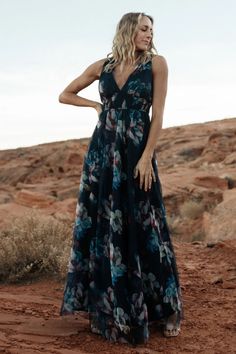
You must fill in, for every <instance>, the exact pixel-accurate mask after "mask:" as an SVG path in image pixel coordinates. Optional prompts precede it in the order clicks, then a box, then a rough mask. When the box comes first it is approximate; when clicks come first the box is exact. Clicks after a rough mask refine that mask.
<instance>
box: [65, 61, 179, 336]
mask: <svg viewBox="0 0 236 354" xmlns="http://www.w3.org/2000/svg"><path fill="white" fill-rule="evenodd" d="M108 61H109V59H108V60H107V62H108ZM107 62H105V64H104V66H103V70H102V73H101V76H100V79H99V93H100V97H101V101H102V112H101V113H100V114H99V119H98V122H97V125H96V127H95V130H94V132H93V135H92V138H91V140H90V144H89V146H88V150H87V153H86V154H85V159H84V164H83V171H82V175H81V180H80V188H79V193H78V203H77V208H76V217H75V223H74V228H73V244H72V248H71V255H70V262H69V268H68V275H67V280H66V284H65V291H64V298H63V303H62V307H61V312H60V314H61V315H67V314H72V313H76V312H77V311H87V312H89V318H90V326H91V330H92V331H93V332H97V333H99V334H101V335H102V336H104V337H105V338H107V339H109V340H111V341H120V342H130V343H144V342H146V341H147V339H148V337H149V324H150V322H151V321H156V320H161V319H165V318H167V317H168V316H169V315H171V314H172V313H173V312H174V311H177V312H178V315H179V318H181V316H182V301H181V291H180V284H179V278H178V271H177V267H176V261H175V255H174V251H173V247H172V243H171V240H170V233H169V228H168V225H167V221H166V212H165V207H164V203H163V198H162V190H161V183H160V180H159V177H158V164H157V159H156V153H154V155H153V158H152V165H153V169H154V172H155V176H156V182H152V187H151V189H150V190H148V191H144V189H140V188H139V178H136V179H135V178H134V176H133V173H134V167H135V166H136V164H137V162H138V160H139V159H140V157H141V155H142V152H143V150H144V148H145V145H146V142H147V138H148V133H149V129H150V117H149V109H150V106H151V105H152V93H153V77H152V60H151V59H150V60H148V61H147V62H146V63H142V64H139V65H138V67H137V68H136V69H135V70H134V71H133V72H132V73H131V74H130V76H129V77H128V79H127V81H126V83H125V84H124V85H123V87H122V88H119V87H118V85H117V83H116V81H115V78H114V75H113V71H107V70H106V64H107Z"/></svg>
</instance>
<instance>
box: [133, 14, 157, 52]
mask: <svg viewBox="0 0 236 354" xmlns="http://www.w3.org/2000/svg"><path fill="white" fill-rule="evenodd" d="M152 35H153V33H152V22H151V20H150V19H149V18H148V17H147V16H143V17H142V18H141V20H140V22H139V24H138V31H137V34H136V36H135V39H134V43H135V46H136V50H138V51H139V50H148V49H149V47H150V43H151V40H152Z"/></svg>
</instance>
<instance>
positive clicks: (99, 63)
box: [87, 58, 107, 79]
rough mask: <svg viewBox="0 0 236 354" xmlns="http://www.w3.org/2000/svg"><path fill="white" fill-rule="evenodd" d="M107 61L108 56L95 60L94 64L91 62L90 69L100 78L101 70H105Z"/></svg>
mask: <svg viewBox="0 0 236 354" xmlns="http://www.w3.org/2000/svg"><path fill="white" fill-rule="evenodd" d="M106 62H107V58H102V59H99V60H96V61H95V62H93V63H92V64H90V65H89V66H88V68H87V69H88V70H89V71H91V72H93V75H94V76H95V77H96V78H97V79H99V77H100V75H101V72H102V70H103V67H104V65H105V63H106Z"/></svg>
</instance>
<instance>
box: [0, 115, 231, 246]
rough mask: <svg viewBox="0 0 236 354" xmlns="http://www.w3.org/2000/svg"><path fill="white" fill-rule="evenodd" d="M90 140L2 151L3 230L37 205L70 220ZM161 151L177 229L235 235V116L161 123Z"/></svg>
mask: <svg viewBox="0 0 236 354" xmlns="http://www.w3.org/2000/svg"><path fill="white" fill-rule="evenodd" d="M88 142H89V139H79V140H69V141H61V142H54V143H49V144H41V145H37V146H32V147H27V148H18V149H11V150H0V229H2V228H4V226H6V225H7V223H8V222H9V219H10V218H13V219H14V218H15V217H16V216H21V215H24V214H25V213H27V211H30V210H32V209H36V210H37V212H38V214H39V215H40V214H45V215H52V216H53V217H55V218H56V219H58V220H61V221H65V222H72V221H73V219H74V214H75V204H76V198H77V193H78V190H79V182H80V175H81V170H82V165H83V157H84V153H85V151H86V149H87V145H88ZM157 156H158V166H159V176H160V179H161V183H162V187H163V194H164V200H165V204H166V208H167V212H168V218H169V224H170V226H171V228H172V232H173V235H175V236H176V237H177V238H178V239H179V240H182V241H191V240H193V239H195V240H200V239H208V240H216V238H217V239H218V240H223V239H230V238H232V237H234V235H235V231H236V221H235V218H234V215H235V211H236V118H231V119H224V120H219V121H213V122H207V123H204V124H191V125H186V126H180V127H172V128H168V129H163V130H162V133H161V136H160V138H159V142H158V145H157ZM216 231H217V232H216Z"/></svg>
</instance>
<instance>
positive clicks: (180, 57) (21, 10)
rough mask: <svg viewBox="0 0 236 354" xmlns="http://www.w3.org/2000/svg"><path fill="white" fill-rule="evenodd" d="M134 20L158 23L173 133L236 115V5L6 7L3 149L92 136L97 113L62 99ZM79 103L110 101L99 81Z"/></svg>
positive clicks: (1, 12) (1, 33)
mask: <svg viewBox="0 0 236 354" xmlns="http://www.w3.org/2000/svg"><path fill="white" fill-rule="evenodd" d="M127 12H145V13H147V14H150V15H151V16H153V18H154V27H153V28H154V39H153V40H154V44H155V47H156V48H157V52H158V54H160V55H163V56H164V57H165V59H166V61H167V64H168V70H169V75H168V92H167V97H166V103H165V111H164V117H163V128H166V127H171V126H179V125H185V124H192V123H200V122H207V121H212V120H220V119H224V118H232V117H235V116H236V103H235V92H236V70H235V63H236V41H235V38H236V26H235V13H236V1H235V0H225V1H222V0H165V1H163V0H145V1H143V0H142V1H141V0H129V1H127V0H119V1H112V2H111V1H107V0H99V1H89V0H88V1H84V0H83V1H82V0H67V1H62V0H40V1H36V0H20V1H19V0H0V48H1V55H0V150H3V149H11V148H18V147H24V146H32V145H37V144H41V143H46V142H53V141H61V140H68V139H78V138H83V137H90V136H91V135H92V133H93V131H94V129H95V126H96V123H97V120H98V117H97V112H96V111H95V110H94V109H92V108H87V107H76V106H70V105H64V104H61V103H59V102H58V96H59V94H60V92H61V91H62V90H63V89H64V88H65V87H66V86H67V85H68V84H69V83H70V82H71V81H72V80H73V79H75V78H76V77H77V76H79V75H80V74H81V73H82V72H83V71H84V70H85V69H86V67H87V66H89V65H90V64H92V63H93V62H95V61H96V60H99V59H102V58H105V57H106V55H107V54H108V53H110V51H111V46H112V40H113V37H114V34H115V29H116V25H117V23H118V22H119V20H120V18H121V17H122V16H123V14H125V13H127ZM79 95H81V96H84V97H86V98H89V99H92V100H96V101H100V97H99V93H98V81H95V82H94V83H92V84H91V85H90V86H89V87H88V88H86V89H84V90H82V91H80V93H79Z"/></svg>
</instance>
